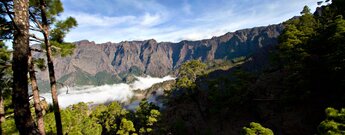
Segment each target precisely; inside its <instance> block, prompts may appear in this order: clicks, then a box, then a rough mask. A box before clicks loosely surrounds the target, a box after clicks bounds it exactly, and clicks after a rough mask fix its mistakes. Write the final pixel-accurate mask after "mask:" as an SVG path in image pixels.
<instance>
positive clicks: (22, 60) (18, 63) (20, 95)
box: [12, 0, 38, 135]
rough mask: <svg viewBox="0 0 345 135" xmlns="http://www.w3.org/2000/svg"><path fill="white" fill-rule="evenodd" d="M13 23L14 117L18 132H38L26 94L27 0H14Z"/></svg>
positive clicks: (27, 50)
mask: <svg viewBox="0 0 345 135" xmlns="http://www.w3.org/2000/svg"><path fill="white" fill-rule="evenodd" d="M13 2H14V15H15V16H14V24H15V25H16V27H17V28H18V29H17V30H16V31H15V33H14V39H13V50H14V52H13V64H12V70H13V91H12V103H13V106H14V119H15V123H16V126H17V129H18V130H19V133H20V134H23V135H24V134H38V133H37V129H36V127H35V123H34V121H33V119H32V116H31V112H30V103H29V94H28V78H27V74H28V53H29V51H30V50H29V12H28V8H29V0H14V1H13Z"/></svg>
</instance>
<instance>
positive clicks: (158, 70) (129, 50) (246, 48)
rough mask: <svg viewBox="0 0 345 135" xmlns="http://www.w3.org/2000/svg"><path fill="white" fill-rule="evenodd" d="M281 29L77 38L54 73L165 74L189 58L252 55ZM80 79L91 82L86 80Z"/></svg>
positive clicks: (64, 77)
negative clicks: (168, 37)
mask: <svg viewBox="0 0 345 135" xmlns="http://www.w3.org/2000/svg"><path fill="white" fill-rule="evenodd" d="M282 29H283V26H282V25H271V26H267V27H256V28H251V29H244V30H239V31H236V32H233V33H226V34H225V35H223V36H220V37H213V38H211V39H205V40H200V41H181V42H179V43H170V42H160V43H157V41H155V40H154V39H151V40H145V41H124V42H120V43H110V42H108V43H103V44H95V43H94V42H90V41H87V40H84V41H79V42H76V43H75V44H76V46H77V47H76V49H75V51H74V54H73V55H71V56H68V57H64V58H61V57H57V58H56V59H55V61H54V62H55V70H56V77H57V78H58V79H60V81H63V82H67V83H68V84H74V83H75V81H76V79H80V78H86V79H88V78H89V79H90V78H96V79H97V78H98V79H99V78H103V77H105V78H117V79H121V78H122V77H124V76H126V75H128V72H132V73H133V74H138V73H145V74H148V75H151V76H164V75H167V74H169V73H171V72H172V71H173V70H174V69H176V68H177V67H179V65H181V64H182V63H183V62H185V61H187V60H190V59H201V60H203V61H207V60H215V59H234V58H237V57H241V56H248V55H251V54H253V53H255V52H256V51H257V50H259V49H260V48H262V47H266V46H273V45H276V44H277V37H278V35H279V34H280V33H281V32H282ZM40 76H41V80H48V74H47V72H43V73H41V75H40ZM98 81H100V80H98ZM80 83H86V84H90V83H88V82H87V81H86V82H83V81H82V82H80ZM99 83H100V84H101V83H104V82H99ZM96 85H97V84H96Z"/></svg>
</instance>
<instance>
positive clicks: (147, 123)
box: [135, 100, 160, 134]
mask: <svg viewBox="0 0 345 135" xmlns="http://www.w3.org/2000/svg"><path fill="white" fill-rule="evenodd" d="M158 109H159V108H158V107H157V106H155V105H154V104H152V103H149V102H148V101H147V100H142V101H141V102H140V104H139V106H138V107H137V108H136V112H135V123H136V125H135V127H136V129H139V133H140V134H148V133H151V132H152V131H153V126H154V125H155V124H156V123H157V122H158V117H159V116H160V112H159V111H158Z"/></svg>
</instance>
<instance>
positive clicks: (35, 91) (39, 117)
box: [29, 51, 45, 135]
mask: <svg viewBox="0 0 345 135" xmlns="http://www.w3.org/2000/svg"><path fill="white" fill-rule="evenodd" d="M29 74H30V81H31V87H32V95H33V99H34V107H35V113H36V119H37V127H38V131H39V132H40V134H41V135H45V131H44V121H43V112H42V111H43V110H42V107H41V103H40V94H39V90H38V86H37V80H36V75H35V65H34V63H33V59H32V54H31V51H30V52H29Z"/></svg>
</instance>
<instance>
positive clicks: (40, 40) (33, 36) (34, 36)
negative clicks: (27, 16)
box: [29, 34, 44, 42]
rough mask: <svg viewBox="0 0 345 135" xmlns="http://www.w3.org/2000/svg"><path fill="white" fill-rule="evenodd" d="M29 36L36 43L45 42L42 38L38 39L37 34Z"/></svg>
mask: <svg viewBox="0 0 345 135" xmlns="http://www.w3.org/2000/svg"><path fill="white" fill-rule="evenodd" d="M29 36H30V37H31V38H33V39H34V40H36V41H39V42H44V39H41V38H39V37H37V36H36V35H35V34H29Z"/></svg>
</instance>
